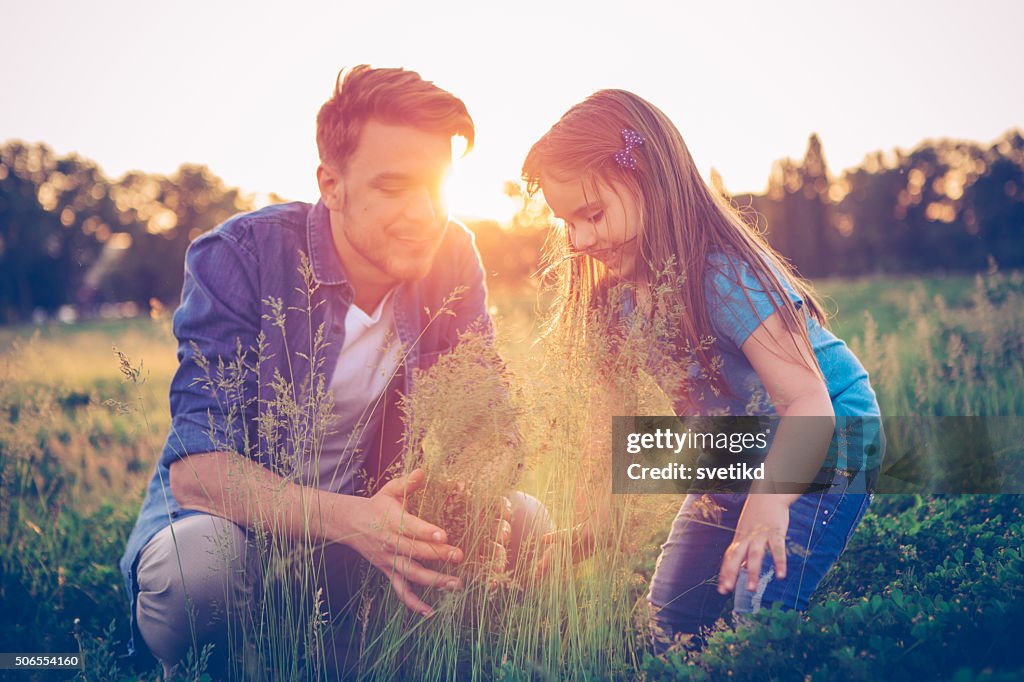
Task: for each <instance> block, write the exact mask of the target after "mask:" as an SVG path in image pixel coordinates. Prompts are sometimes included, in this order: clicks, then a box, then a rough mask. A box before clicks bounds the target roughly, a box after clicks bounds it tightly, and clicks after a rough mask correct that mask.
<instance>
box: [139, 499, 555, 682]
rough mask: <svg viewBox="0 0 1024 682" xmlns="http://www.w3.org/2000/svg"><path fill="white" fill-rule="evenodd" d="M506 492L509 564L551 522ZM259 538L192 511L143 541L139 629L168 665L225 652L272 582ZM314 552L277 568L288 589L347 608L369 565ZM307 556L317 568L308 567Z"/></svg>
mask: <svg viewBox="0 0 1024 682" xmlns="http://www.w3.org/2000/svg"><path fill="white" fill-rule="evenodd" d="M508 497H509V501H510V502H511V503H512V540H511V542H510V543H509V547H508V556H509V565H510V566H513V567H514V566H515V565H516V564H517V563H518V562H520V561H523V560H524V559H525V554H526V547H527V545H528V543H529V542H530V540H531V539H534V540H535V539H537V538H539V536H540V535H542V534H543V533H545V532H547V531H549V530H551V529H552V523H551V520H550V518H549V517H548V513H547V510H546V509H545V508H544V506H543V505H542V504H541V503H540V502H539V501H538V500H537V499H535V498H533V497H531V496H530V495H527V494H525V493H522V492H515V493H511V494H510V495H508ZM257 545H258V542H257V539H256V538H254V534H253V533H247V532H246V531H245V530H244V529H243V528H241V527H239V526H237V525H235V524H234V523H232V522H231V521H228V520H227V519H224V518H221V517H218V516H212V515H209V514H196V515H192V516H187V517H185V518H182V519H179V520H177V521H175V522H174V523H173V524H171V525H170V526H167V527H166V528H164V529H162V530H161V531H160V532H159V533H157V534H156V535H154V536H153V538H152V539H151V540H150V541H149V542H148V543H147V544H146V546H145V547H144V548H143V549H142V552H141V553H140V554H139V561H138V568H137V571H136V576H137V581H138V588H139V592H138V599H137V601H136V612H135V615H136V620H137V623H138V627H139V632H140V633H141V634H142V637H143V639H144V640H145V642H146V645H147V646H148V647H149V650H150V651H151V652H152V653H153V654H154V655H155V656H156V657H157V658H158V659H159V660H160V661H161V663H162V664H163V666H164V670H165V672H169V671H170V669H171V667H172V666H174V665H175V664H176V663H178V662H180V661H181V660H183V659H184V658H185V657H186V655H187V654H188V652H189V650H190V649H192V648H193V646H196V647H197V648H198V649H199V650H202V648H203V647H204V646H205V645H206V644H211V643H212V644H214V645H215V649H214V650H215V651H221V652H223V651H224V650H225V648H226V645H227V644H228V642H229V637H231V634H230V633H232V632H234V633H240V632H241V631H242V629H243V626H245V625H246V622H245V619H247V618H252V617H253V615H254V613H253V611H254V609H253V605H254V603H255V600H256V598H257V597H259V596H260V590H261V589H262V587H261V586H265V585H270V584H272V583H271V582H270V581H265V580H264V576H263V575H262V569H263V567H262V565H261V564H263V563H264V562H261V561H260V560H259V550H258V548H257ZM315 552H316V553H315V554H313V561H312V562H308V561H307V562H305V565H306V568H305V569H304V570H299V571H296V572H290V571H288V570H287V569H285V570H284V571H281V572H282V573H286V574H287V575H288V576H289V578H291V580H290V582H292V583H293V584H292V585H291V586H290V587H289V588H286V589H292V590H293V591H295V592H297V593H298V594H299V595H306V598H307V599H311V598H312V597H311V596H310V595H316V594H317V591H318V590H322V592H320V593H319V594H320V597H321V598H322V599H323V602H324V607H325V610H326V612H327V613H328V614H337V613H342V614H351V613H352V612H353V611H354V609H353V608H352V606H353V603H352V602H353V600H355V599H357V598H358V597H359V594H358V592H359V587H360V585H361V584H362V580H363V575H364V571H365V570H366V568H367V567H368V566H369V565H368V564H367V563H366V562H365V561H364V560H363V559H362V557H360V556H359V555H358V554H357V553H356V552H355V551H354V550H352V549H350V548H349V547H347V546H345V545H336V544H335V545H326V546H321V547H319V548H317V549H316V550H315ZM321 553H322V554H321ZM310 563H312V564H313V565H314V566H319V567H320V569H319V570H316V569H314V570H310V569H309V568H308V566H309V564H310ZM284 565H285V566H288V564H287V562H285V564H284ZM304 574H305V575H304ZM278 582H289V581H287V580H286V581H278ZM299 598H300V599H301V598H302V597H301V596H300V597H299ZM333 646H334V651H333V652H331V651H328V652H326V658H327V660H328V662H329V663H332V662H333V664H334V665H340V667H342V668H343V667H344V662H345V661H346V660H348V661H350V662H352V661H353V658H354V657H352V656H349V655H348V646H349V642H348V637H342V636H339V637H336V638H335V641H334V642H333ZM213 660H214V661H215V664H214V665H215V666H216V665H217V664H221V665H222V664H223V661H219V662H218V657H216V656H215V657H214V659H213ZM339 661H340V662H341V663H340V664H339ZM214 669H215V670H216V667H214Z"/></svg>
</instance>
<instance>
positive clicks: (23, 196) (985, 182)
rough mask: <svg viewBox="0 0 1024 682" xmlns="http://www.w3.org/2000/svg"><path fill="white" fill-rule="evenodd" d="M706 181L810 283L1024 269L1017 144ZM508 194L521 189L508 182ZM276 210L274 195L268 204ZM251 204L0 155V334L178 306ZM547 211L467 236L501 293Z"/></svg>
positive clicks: (941, 148)
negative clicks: (737, 181) (190, 275)
mask: <svg viewBox="0 0 1024 682" xmlns="http://www.w3.org/2000/svg"><path fill="white" fill-rule="evenodd" d="M712 184H713V185H714V186H715V188H716V189H717V190H718V191H719V192H721V193H722V194H723V195H725V196H726V197H728V198H729V199H730V200H731V201H732V202H733V203H734V205H736V206H737V208H739V210H740V211H741V212H742V213H743V214H744V216H745V217H747V218H748V219H749V221H750V222H751V223H752V224H754V225H755V226H756V227H757V228H758V229H760V230H762V231H763V232H764V233H765V236H766V237H767V239H768V240H769V242H770V243H771V244H772V245H774V246H775V247H776V248H778V249H779V251H781V252H782V254H783V255H785V256H786V257H787V258H789V259H790V260H791V261H792V262H793V263H794V265H795V266H796V267H797V269H798V270H799V272H800V274H802V275H804V276H807V277H824V276H830V275H860V274H870V273H878V272H888V273H913V272H925V271H935V270H944V271H952V270H959V271H964V270H967V271H970V270H979V269H983V268H985V267H986V266H987V263H988V260H989V258H990V257H991V258H994V259H995V260H996V261H997V262H998V263H999V264H1000V266H1003V267H1011V268H1012V267H1022V266H1024V137H1022V136H1021V132H1020V131H1019V130H1013V131H1010V132H1008V133H1006V134H1005V135H1004V136H1002V137H1001V138H1000V139H998V140H996V141H995V142H994V143H992V144H990V145H981V144H977V143H973V142H964V141H952V140H937V141H926V142H923V143H922V144H920V145H918V147H916V148H915V149H913V150H912V151H910V152H904V151H895V152H891V153H882V152H877V153H874V154H871V155H869V156H867V157H866V158H865V161H864V162H863V163H862V164H861V165H860V166H858V167H856V168H853V169H850V170H847V171H845V172H843V173H842V174H841V175H840V176H838V177H833V176H832V174H831V173H830V172H829V169H828V167H827V164H826V161H825V155H824V152H823V150H822V144H821V141H820V140H819V139H818V137H817V136H816V135H812V136H811V137H810V140H809V143H808V147H807V152H806V154H805V155H804V158H803V159H800V160H793V159H785V160H782V161H778V162H776V163H775V164H774V166H773V168H772V171H771V175H770V178H769V184H768V191H767V192H766V193H765V194H763V195H752V194H742V195H731V194H730V193H729V192H728V190H727V189H726V188H725V187H724V185H723V183H722V181H721V178H720V177H719V176H718V175H717V174H716V173H713V177H712ZM505 191H506V192H507V193H511V194H513V195H514V194H517V193H518V191H519V189H518V185H516V183H507V184H506V187H505ZM271 198H272V200H280V198H279V197H274V196H273V195H272V197H271ZM253 204H254V202H253V198H252V197H251V196H249V195H246V194H244V193H243V192H242V191H240V190H239V189H238V188H234V187H229V186H227V185H226V184H225V183H224V182H223V180H221V179H220V178H219V177H217V176H216V175H215V174H214V173H213V172H211V171H210V169H208V168H207V167H205V166H202V165H196V164H185V165H182V166H181V167H180V168H179V169H178V170H177V171H175V172H174V173H172V174H170V175H166V176H165V175H157V174H150V173H143V172H137V171H136V172H131V173H127V174H126V175H124V176H123V177H121V178H119V179H117V180H111V179H109V178H107V177H106V176H105V175H104V174H103V172H102V171H101V170H100V168H99V167H98V166H97V165H96V164H95V163H94V162H93V161H91V160H89V159H86V158H83V157H81V156H79V155H75V154H71V155H66V156H58V155H56V154H55V153H54V152H53V151H52V150H51V149H50V148H49V147H48V146H46V145H45V144H27V143H24V142H21V141H8V142H6V143H4V144H3V145H0V323H13V322H18V321H21V320H25V319H29V318H30V317H31V316H32V314H33V313H34V312H36V311H45V312H47V313H52V312H53V311H55V310H57V309H58V308H60V307H61V306H64V305H69V304H70V305H74V306H76V308H77V309H78V310H79V311H80V312H81V313H83V314H85V315H89V314H90V312H94V311H96V310H98V308H99V306H100V305H101V304H103V303H105V302H121V301H132V302H134V303H136V304H137V305H138V306H140V307H141V308H142V309H143V310H145V309H146V308H147V306H149V305H150V304H151V303H152V302H156V301H158V302H160V304H162V305H164V306H166V307H170V308H173V307H174V306H175V305H176V304H177V301H178V296H179V295H180V291H181V284H182V278H183V262H184V254H185V250H186V249H187V247H188V244H189V243H190V242H191V241H192V240H193V239H195V238H196V237H198V236H199V235H200V234H202V233H203V232H206V231H207V230H210V229H212V228H213V227H215V226H216V225H218V224H219V223H221V222H223V221H224V220H225V219H227V218H228V217H230V216H231V215H233V214H235V213H238V212H240V211H245V210H249V209H251V208H252V207H253ZM549 222H550V215H549V214H548V213H547V211H546V210H545V209H544V207H543V204H542V203H541V202H539V201H538V200H537V199H536V198H534V199H532V200H526V201H524V205H523V208H522V210H521V211H519V213H518V214H517V215H516V216H515V217H514V218H513V220H512V221H511V223H510V224H506V225H499V224H497V223H494V222H489V221H477V222H475V223H472V224H471V227H472V228H473V229H474V230H475V232H476V234H477V243H478V247H479V248H480V251H481V255H482V257H483V259H484V263H485V264H486V265H487V269H488V271H489V273H490V274H491V276H492V277H493V278H494V279H493V281H494V283H495V284H498V285H501V284H514V283H521V282H523V281H525V280H526V278H527V277H529V276H530V275H532V274H534V273H535V272H536V270H537V268H538V261H539V256H540V253H541V249H542V245H543V242H544V239H545V238H546V235H547V232H548V230H547V227H548V224H549Z"/></svg>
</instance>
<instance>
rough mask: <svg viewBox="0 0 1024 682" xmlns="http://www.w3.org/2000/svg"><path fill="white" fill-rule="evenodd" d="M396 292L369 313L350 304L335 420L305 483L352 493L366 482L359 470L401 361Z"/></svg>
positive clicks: (335, 383) (337, 372)
mask: <svg viewBox="0 0 1024 682" xmlns="http://www.w3.org/2000/svg"><path fill="white" fill-rule="evenodd" d="M393 292H394V290H392V291H390V292H388V293H387V294H386V295H385V296H384V298H383V299H381V302H380V303H379V304H378V305H377V308H376V310H374V311H373V313H372V314H370V315H367V314H366V312H365V311H363V310H362V309H361V308H359V307H358V306H357V305H355V304H354V303H353V304H352V305H350V306H349V308H348V313H347V314H346V315H345V343H344V345H343V346H342V348H341V351H340V352H339V354H338V364H337V365H336V366H335V369H334V376H333V377H332V378H331V385H330V391H331V393H333V394H334V410H333V417H334V419H333V423H332V424H331V426H330V428H329V430H328V434H327V436H326V438H325V439H324V445H323V451H322V452H321V454H320V458H319V462H318V463H317V464H318V465H317V466H315V467H314V466H313V464H314V463H313V462H309V463H307V468H306V472H305V476H304V478H305V480H304V481H303V482H304V483H305V484H306V485H311V486H316V487H319V488H321V489H323V490H331V491H334V492H342V493H349V494H351V493H353V492H355V490H356V489H358V488H359V487H362V485H363V484H364V482H363V481H358V480H356V478H355V474H356V471H357V470H358V468H359V467H360V466H361V465H362V463H363V461H364V460H365V459H366V453H367V447H368V444H369V443H370V442H371V440H372V438H373V435H374V434H375V433H377V431H379V430H380V420H381V415H382V414H383V408H384V405H383V404H382V403H383V401H384V400H385V397H384V396H383V393H384V389H385V388H387V386H388V384H389V383H390V382H391V379H392V377H394V375H395V371H396V370H397V369H398V364H399V362H400V361H401V350H402V349H401V344H400V343H399V341H398V336H397V334H396V333H395V316H394V305H393V298H394V297H393V296H392V293H393ZM317 473H319V480H317V479H316V474H317Z"/></svg>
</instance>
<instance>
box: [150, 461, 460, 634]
mask: <svg viewBox="0 0 1024 682" xmlns="http://www.w3.org/2000/svg"><path fill="white" fill-rule="evenodd" d="M170 472H171V480H170V484H171V492H172V493H173V495H174V497H175V499H176V500H177V501H178V503H179V504H180V505H181V506H182V507H185V508H188V509H196V510H198V511H202V512H206V513H208V514H213V515H216V516H220V517H223V518H226V519H229V520H231V521H233V522H234V523H235V524H237V525H239V526H243V527H245V528H263V529H265V530H266V531H267V532H268V533H269V534H270V535H271V536H273V537H287V538H295V539H303V538H305V539H307V540H311V541H314V542H319V541H324V542H337V543H342V544H345V545H348V546H349V547H351V548H352V549H354V550H355V551H357V552H358V553H359V554H360V555H361V556H362V557H363V558H365V559H366V560H367V561H368V562H369V563H370V564H372V565H373V566H375V567H376V568H378V569H379V570H381V571H382V572H383V573H384V574H385V575H387V576H388V577H389V578H390V580H391V583H392V585H393V586H394V589H395V592H396V594H397V595H398V597H399V599H401V600H402V602H403V603H404V604H405V605H406V606H408V607H409V608H410V609H413V610H415V611H418V612H420V613H422V614H423V615H425V616H429V615H431V613H433V609H431V607H430V606H428V605H427V604H425V603H424V602H423V601H421V600H420V599H419V598H418V597H417V596H416V593H415V592H414V591H413V590H412V589H411V587H410V583H416V584H419V585H427V586H433V587H441V588H445V589H459V588H461V584H460V581H459V580H458V578H456V577H454V576H451V575H446V574H443V573H440V572H438V571H433V570H431V569H428V568H425V567H424V566H423V565H422V564H420V563H419V561H445V562H459V561H461V560H462V558H463V557H462V552H461V550H459V549H458V548H456V547H453V546H451V545H449V544H447V536H446V534H445V532H444V530H443V529H441V528H438V527H437V526H435V525H433V524H430V523H427V522H426V521H424V520H422V519H420V518H418V517H416V516H413V515H412V514H409V513H408V512H406V510H405V499H406V497H407V496H408V495H410V494H412V493H413V492H415V491H416V490H418V489H420V488H422V487H423V485H424V482H425V480H426V477H425V475H424V473H423V472H422V471H420V470H417V471H413V472H412V473H410V474H408V475H406V476H402V477H400V478H396V479H394V480H392V481H389V482H388V483H387V484H386V485H384V486H383V487H382V488H381V489H380V491H378V492H377V494H376V495H374V496H373V497H357V496H355V495H341V494H337V493H331V492H328V491H325V490H320V489H318V488H313V487H308V486H303V485H300V484H297V483H294V482H291V481H288V480H286V479H284V478H282V477H280V476H278V475H277V474H275V473H273V472H272V471H270V470H269V469H266V468H265V467H263V466H261V465H259V464H257V463H255V462H253V461H252V460H250V459H248V458H246V457H243V456H241V455H237V454H235V453H231V452H210V453H204V454H197V455H191V456H190V457H187V458H185V459H182V460H178V461H176V462H174V463H173V464H172V465H171V468H170Z"/></svg>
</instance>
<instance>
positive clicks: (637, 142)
mask: <svg viewBox="0 0 1024 682" xmlns="http://www.w3.org/2000/svg"><path fill="white" fill-rule="evenodd" d="M622 141H623V142H625V143H626V146H625V147H623V148H622V149H621V150H619V151H617V152H615V163H617V164H619V165H620V166H622V167H623V168H625V169H627V170H636V168H637V166H636V159H634V158H633V153H632V152H633V150H634V149H636V148H637V147H639V146H641V145H642V144H643V143H644V141H645V140H644V136H643V135H641V134H640V133H638V132H636V131H635V130H630V129H629V128H623V129H622Z"/></svg>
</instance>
